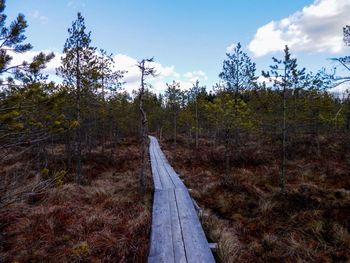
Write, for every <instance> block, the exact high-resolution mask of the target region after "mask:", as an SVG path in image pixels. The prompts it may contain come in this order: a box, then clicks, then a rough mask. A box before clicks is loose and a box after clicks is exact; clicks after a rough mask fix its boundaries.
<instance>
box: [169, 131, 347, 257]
mask: <svg viewBox="0 0 350 263" xmlns="http://www.w3.org/2000/svg"><path fill="white" fill-rule="evenodd" d="M337 143H338V144H337ZM321 146H322V149H323V153H322V156H321V157H320V158H319V159H317V158H313V157H314V156H315V155H305V154H304V155H303V151H302V150H300V151H298V152H295V153H294V155H293V156H289V161H288V169H287V171H288V173H287V187H286V188H287V191H286V193H285V194H281V193H280V191H279V187H278V176H279V162H278V160H277V159H276V156H277V153H278V149H277V148H276V146H274V145H273V144H271V143H260V144H257V143H256V144H255V146H254V143H250V144H248V146H246V147H243V148H242V149H240V150H239V155H238V156H237V155H236V156H233V157H232V160H231V163H232V170H231V180H230V182H231V183H230V184H225V185H223V184H222V181H223V180H222V177H223V174H224V167H225V165H224V158H223V156H224V155H223V152H222V147H221V146H218V147H216V148H214V149H213V148H212V146H211V144H210V143H209V142H208V141H205V140H201V144H200V148H199V149H198V150H197V151H196V150H195V149H194V147H191V146H190V147H189V146H188V145H187V144H185V143H181V139H180V140H179V143H178V145H177V155H176V156H175V154H174V152H173V147H172V143H171V141H164V142H163V144H162V148H163V149H165V150H164V151H165V154H166V155H167V157H168V159H169V160H170V163H171V164H172V165H173V166H174V167H175V169H176V170H177V172H178V173H179V174H181V176H182V178H183V179H184V181H185V184H186V185H187V186H188V187H189V188H191V189H193V190H192V191H191V195H192V196H193V197H194V199H195V200H196V201H197V202H198V204H199V206H200V207H201V208H202V209H204V212H203V215H202V217H201V220H202V223H203V226H204V229H205V232H206V234H207V238H208V239H209V241H210V242H217V243H218V249H217V251H216V258H217V259H218V261H219V262H349V260H350V253H349V251H350V250H349V249H350V243H349V242H350V236H349V231H350V194H349V193H350V185H349V182H350V178H349V169H348V168H349V167H348V164H347V163H346V162H345V160H344V158H342V157H341V154H340V153H339V151H340V150H339V149H340V148H341V146H340V145H339V142H335V141H334V140H332V139H325V138H324V139H323V144H322V145H321ZM303 147H306V146H303Z"/></svg>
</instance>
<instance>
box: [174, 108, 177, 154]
mask: <svg viewBox="0 0 350 263" xmlns="http://www.w3.org/2000/svg"><path fill="white" fill-rule="evenodd" d="M176 137H177V119H176V114H174V152H175V157H176Z"/></svg>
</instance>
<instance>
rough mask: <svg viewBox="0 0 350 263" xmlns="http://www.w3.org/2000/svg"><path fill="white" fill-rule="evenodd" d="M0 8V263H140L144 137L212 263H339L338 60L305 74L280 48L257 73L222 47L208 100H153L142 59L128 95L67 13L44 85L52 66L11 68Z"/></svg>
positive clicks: (203, 94) (147, 185)
mask: <svg viewBox="0 0 350 263" xmlns="http://www.w3.org/2000/svg"><path fill="white" fill-rule="evenodd" d="M4 10H5V1H4V0H1V1H0V29H1V30H0V41H1V45H0V75H1V82H0V85H1V88H0V145H1V146H0V162H1V165H0V175H1V176H0V258H1V260H0V261H2V260H4V262H11V261H12V262H14V261H20V262H27V261H45V260H49V261H50V260H52V261H54V260H58V261H62V262H65V261H79V262H81V261H94V260H95V261H96V260H100V261H111V262H115V261H116V260H117V261H118V260H119V261H121V262H143V261H144V260H145V259H146V257H147V253H148V239H149V228H150V220H151V218H150V215H151V203H152V188H151V186H152V181H151V176H150V171H149V167H148V155H147V151H148V145H147V142H148V139H147V135H148V134H149V133H152V134H154V135H157V137H158V138H159V140H160V142H161V143H162V145H163V147H165V149H166V150H167V151H166V153H167V155H168V157H169V159H170V161H171V162H172V164H173V165H174V166H175V168H176V169H177V170H179V173H180V174H182V175H183V176H184V179H185V182H186V184H187V185H188V187H189V188H191V189H193V191H192V195H193V197H194V198H195V199H196V200H197V201H198V202H199V204H200V206H201V207H202V208H203V209H204V211H205V212H204V213H203V215H202V222H203V224H204V227H205V230H206V232H207V235H208V238H209V239H210V240H211V241H212V242H218V244H219V247H218V250H217V251H216V257H217V259H218V260H220V261H221V262H257V261H262V262H266V261H284V262H297V261H307V262H310V261H317V262H330V261H334V262H347V261H348V260H350V258H349V247H350V234H349V230H350V224H349V222H350V190H349V187H350V180H349V179H350V178H349V176H350V174H349V171H350V140H349V138H350V136H349V135H350V97H349V92H345V93H344V94H341V95H339V94H335V93H333V92H332V88H334V87H335V86H337V85H344V84H345V83H346V82H348V81H350V77H349V76H350V69H349V67H350V57H341V58H334V59H333V60H334V61H336V63H337V65H338V67H341V68H344V69H345V70H347V72H348V73H349V75H348V76H337V74H336V71H327V70H325V69H320V71H319V72H316V73H315V72H314V73H313V72H308V71H307V69H305V68H301V67H299V66H298V64H297V59H296V58H294V57H293V56H292V54H291V51H290V50H289V48H288V47H287V46H286V47H285V49H284V54H283V55H282V56H281V57H279V58H273V59H272V61H271V64H272V65H271V67H270V68H269V69H267V70H266V71H263V72H262V73H261V74H260V72H256V66H255V63H254V62H253V61H252V60H251V59H250V58H249V56H248V55H247V54H246V53H245V52H244V50H243V49H242V46H241V45H240V44H238V45H237V46H236V47H235V49H234V50H233V51H232V52H231V53H229V54H227V56H226V59H225V60H224V62H223V67H222V69H221V70H220V69H218V72H219V76H220V78H221V82H220V83H218V84H216V85H214V86H213V87H212V89H210V91H208V90H209V89H208V88H209V87H204V86H201V84H200V83H199V82H198V81H197V82H196V83H194V85H193V87H192V88H191V89H190V90H183V89H182V88H181V87H180V83H178V82H176V81H175V80H174V81H173V82H171V83H168V84H167V86H166V91H165V93H164V94H155V93H154V92H153V91H152V86H151V85H149V84H148V83H147V78H149V77H150V76H155V75H156V74H157V72H156V70H155V69H154V68H153V67H152V65H153V64H152V63H153V61H154V59H153V58H145V59H142V60H140V62H139V63H138V65H137V66H138V68H139V69H140V73H141V79H140V89H139V90H137V91H135V93H134V94H128V93H126V92H124V91H122V90H121V88H122V86H123V83H124V82H123V75H124V74H125V72H123V71H117V70H115V67H114V64H115V61H113V59H112V54H110V53H108V52H107V51H105V50H103V49H101V48H97V47H93V46H92V45H91V38H92V37H93V35H92V34H91V32H90V31H89V30H88V29H87V28H86V27H85V22H84V18H83V16H82V15H81V14H80V13H78V15H77V18H76V20H75V21H73V23H72V25H71V27H70V28H69V29H68V35H67V40H66V42H65V44H64V47H63V57H62V61H61V66H60V67H59V68H57V75H58V76H60V77H61V78H62V83H54V82H51V81H50V80H49V78H48V76H46V75H45V74H44V73H43V69H45V65H46V64H47V63H48V62H49V61H50V60H51V59H52V58H53V57H54V54H44V53H40V54H38V55H37V56H35V57H34V58H33V60H32V61H24V62H23V63H21V64H19V65H14V64H13V63H12V59H13V56H14V54H23V53H25V52H27V51H29V50H30V49H31V48H32V46H31V45H30V44H29V43H28V41H27V39H26V37H25V29H26V28H27V22H26V20H25V18H24V16H23V15H21V14H20V15H18V17H17V18H16V19H15V20H14V21H12V22H11V23H10V24H9V26H7V21H6V15H5V13H4ZM344 26H345V25H344ZM343 32H344V44H345V45H347V46H350V27H349V26H345V27H344V29H343ZM63 42H64V40H63ZM258 76H260V77H259V78H258ZM262 79H263V80H264V81H261V80H262ZM58 255H60V256H59V257H58Z"/></svg>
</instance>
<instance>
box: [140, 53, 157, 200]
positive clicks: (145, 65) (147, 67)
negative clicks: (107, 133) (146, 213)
mask: <svg viewBox="0 0 350 263" xmlns="http://www.w3.org/2000/svg"><path fill="white" fill-rule="evenodd" d="M152 62H154V58H147V59H142V60H141V61H139V62H138V64H137V66H138V68H139V69H140V71H141V85H140V90H139V110H140V114H141V131H140V134H141V170H140V189H141V192H142V193H144V192H145V188H146V184H145V166H146V156H147V150H148V147H147V134H148V120H147V115H146V112H145V110H144V108H143V99H144V95H145V88H146V85H147V84H146V83H145V78H146V77H147V76H153V77H155V76H156V75H157V72H156V70H155V68H154V67H152V66H151V63H152Z"/></svg>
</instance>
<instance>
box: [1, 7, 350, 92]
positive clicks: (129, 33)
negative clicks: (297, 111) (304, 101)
mask: <svg viewBox="0 0 350 263" xmlns="http://www.w3.org/2000/svg"><path fill="white" fill-rule="evenodd" d="M281 2H282V1H280V0H264V1H261V0H245V1H229V0H217V1H214V0H212V1H204V0H202V1H188V0H187V1H185V0H177V1H160V0H158V1H156V0H148V1H143V0H138V1H136V0H118V1H112V0H105V1H92V0H50V1H48V0H30V1H28V0H8V1H7V8H6V11H5V13H6V14H7V15H8V22H9V21H10V20H12V19H13V18H14V17H15V16H16V15H17V14H18V13H23V14H24V15H25V16H26V18H27V20H28V24H29V28H28V29H27V33H26V34H27V37H28V41H29V42H30V43H32V44H33V46H34V51H41V50H45V51H55V52H56V54H57V56H58V57H57V59H56V60H55V61H54V62H53V63H52V66H51V67H52V68H53V67H54V66H55V65H57V64H59V55H60V52H61V51H62V49H63V45H64V42H65V40H66V38H67V36H68V33H67V29H68V27H70V26H71V23H72V21H73V20H74V19H75V18H76V13H77V12H78V11H81V12H82V14H83V16H84V17H85V20H86V25H87V28H88V29H89V30H91V31H92V41H93V45H95V46H97V47H99V48H103V49H105V50H107V51H108V52H112V53H113V54H115V55H116V62H117V63H119V64H118V67H119V68H123V69H127V70H128V71H129V74H128V76H127V78H126V80H127V81H128V82H129V84H128V87H127V88H128V89H129V90H131V89H133V88H137V85H138V82H137V80H138V72H137V70H135V69H134V68H132V66H133V65H134V62H135V60H140V59H142V58H145V57H152V56H154V57H155V59H156V61H157V62H158V64H157V68H158V69H159V71H160V72H161V74H160V76H159V77H158V78H157V79H154V80H152V81H151V82H152V84H153V85H154V87H155V90H156V91H161V90H162V89H163V88H165V82H167V81H171V80H172V79H176V80H179V81H181V83H182V86H183V88H188V87H189V86H191V82H193V81H194V80H195V79H197V78H198V79H199V80H200V81H201V82H202V83H203V84H205V85H207V86H208V87H211V86H212V85H213V84H214V83H216V82H218V80H219V79H218V74H219V72H220V70H221V67H222V61H223V59H224V57H225V53H226V51H227V48H228V47H229V46H230V45H232V44H235V43H237V42H241V43H242V45H243V47H244V49H245V51H246V52H247V53H248V54H249V55H250V56H251V57H252V59H253V61H254V62H256V63H257V69H258V72H257V73H260V71H261V70H262V69H268V65H269V64H270V63H271V61H272V60H271V57H272V56H277V57H278V56H281V52H280V50H281V49H283V47H284V44H289V45H290V46H291V51H292V53H294V54H295V55H296V57H297V58H298V59H299V61H300V62H299V64H300V65H301V66H306V67H307V68H308V69H309V70H312V71H317V70H318V69H320V68H321V67H324V66H325V67H329V68H331V67H333V66H334V65H333V64H332V63H331V62H330V61H329V60H327V58H330V57H334V56H341V55H344V54H346V53H349V49H348V50H347V49H346V47H344V45H343V44H342V41H341V38H342V26H345V24H346V23H347V22H348V23H350V1H348V0H298V1H283V3H282V4H281ZM32 53H33V52H32ZM24 58H25V57H24ZM51 72H53V70H51Z"/></svg>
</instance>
